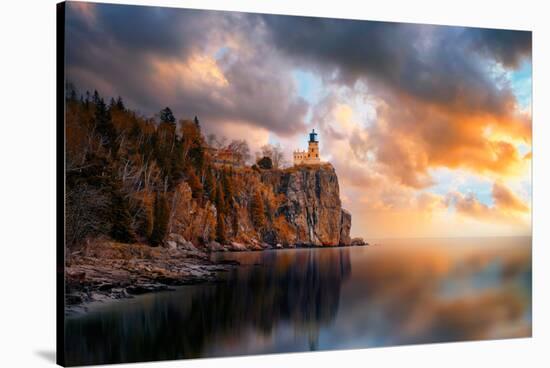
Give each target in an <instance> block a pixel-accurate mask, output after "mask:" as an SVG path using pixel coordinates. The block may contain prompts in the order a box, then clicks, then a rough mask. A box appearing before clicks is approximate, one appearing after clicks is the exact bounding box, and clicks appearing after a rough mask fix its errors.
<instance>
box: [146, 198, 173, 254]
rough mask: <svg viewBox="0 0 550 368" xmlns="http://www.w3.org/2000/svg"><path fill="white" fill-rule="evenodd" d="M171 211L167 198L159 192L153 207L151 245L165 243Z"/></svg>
mask: <svg viewBox="0 0 550 368" xmlns="http://www.w3.org/2000/svg"><path fill="white" fill-rule="evenodd" d="M169 216H170V210H169V209H168V201H167V200H166V196H165V195H164V194H161V193H160V192H157V195H156V197H155V203H154V205H153V231H152V232H151V239H150V241H151V244H152V245H154V246H157V245H159V244H161V243H162V242H163V241H164V238H166V233H167V231H168V221H169Z"/></svg>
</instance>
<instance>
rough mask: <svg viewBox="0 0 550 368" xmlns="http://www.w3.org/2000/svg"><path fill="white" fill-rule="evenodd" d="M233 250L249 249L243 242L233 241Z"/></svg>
mask: <svg viewBox="0 0 550 368" xmlns="http://www.w3.org/2000/svg"><path fill="white" fill-rule="evenodd" d="M231 250H234V251H245V250H247V248H246V246H245V245H244V244H242V243H238V242H231Z"/></svg>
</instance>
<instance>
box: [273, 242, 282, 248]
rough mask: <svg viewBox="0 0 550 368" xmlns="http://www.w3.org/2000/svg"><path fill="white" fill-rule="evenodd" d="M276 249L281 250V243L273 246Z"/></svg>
mask: <svg viewBox="0 0 550 368" xmlns="http://www.w3.org/2000/svg"><path fill="white" fill-rule="evenodd" d="M275 248H276V249H283V245H282V244H281V243H277V244H275Z"/></svg>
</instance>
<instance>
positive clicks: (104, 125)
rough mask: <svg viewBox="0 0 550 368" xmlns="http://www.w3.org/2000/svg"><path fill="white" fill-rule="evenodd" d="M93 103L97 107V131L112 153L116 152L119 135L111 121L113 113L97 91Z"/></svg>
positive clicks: (95, 115) (95, 116) (95, 117)
mask: <svg viewBox="0 0 550 368" xmlns="http://www.w3.org/2000/svg"><path fill="white" fill-rule="evenodd" d="M93 101H94V105H95V113H94V121H95V128H96V131H97V133H98V134H99V135H100V136H101V141H102V144H103V145H104V146H105V147H106V148H108V149H110V150H111V151H115V150H116V149H115V148H116V147H115V143H116V135H117V134H116V129H115V126H114V125H113V122H112V120H111V113H110V112H109V110H108V109H107V106H106V105H105V101H103V99H102V98H100V97H99V94H98V93H97V91H94V97H93Z"/></svg>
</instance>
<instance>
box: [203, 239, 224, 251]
mask: <svg viewBox="0 0 550 368" xmlns="http://www.w3.org/2000/svg"><path fill="white" fill-rule="evenodd" d="M206 248H207V249H208V250H210V251H211V252H220V251H222V250H223V247H222V246H221V244H220V243H218V242H217V241H214V240H213V241H211V242H209V243H208V244H207V245H206Z"/></svg>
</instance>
